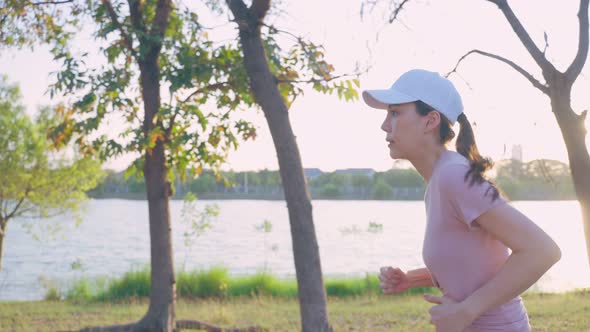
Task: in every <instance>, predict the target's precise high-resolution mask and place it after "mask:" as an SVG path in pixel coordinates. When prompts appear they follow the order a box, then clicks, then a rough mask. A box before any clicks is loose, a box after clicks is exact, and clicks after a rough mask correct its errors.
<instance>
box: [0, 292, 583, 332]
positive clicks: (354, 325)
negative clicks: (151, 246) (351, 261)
mask: <svg viewBox="0 0 590 332" xmlns="http://www.w3.org/2000/svg"><path fill="white" fill-rule="evenodd" d="M523 298H524V302H525V305H526V307H527V310H528V312H529V316H530V321H531V325H532V327H533V331H552V332H553V331H568V332H570V331H587V330H588V327H589V326H590V315H589V314H590V301H589V300H590V291H588V290H586V291H577V292H571V293H565V294H542V293H526V294H524V295H523ZM430 306H431V304H429V303H427V302H426V301H424V300H423V299H422V297H421V295H419V294H405V295H396V296H383V295H374V296H370V297H369V296H368V295H363V296H349V297H329V298H328V310H329V314H330V322H331V323H332V325H333V327H334V330H335V331H375V332H379V331H412V332H414V331H434V329H433V328H432V326H431V325H430V324H429V323H428V308H429V307H430ZM147 307H148V303H147V300H146V299H135V300H125V301H121V302H119V303H110V302H88V303H83V304H80V303H76V302H73V301H38V302H10V303H8V302H5V303H0V331H19V332H20V331H56V330H73V329H80V328H82V327H85V326H93V325H106V324H115V323H119V324H120V323H129V322H133V321H136V320H137V319H139V318H141V317H142V315H143V314H144V313H145V312H146V310H147ZM176 313H177V318H178V319H198V320H202V321H206V322H208V323H212V324H216V325H220V326H224V327H235V326H250V325H260V326H263V327H266V328H268V329H269V331H299V305H298V302H297V299H295V298H285V297H275V296H270V295H257V296H241V297H234V298H228V299H224V300H220V299H212V298H209V299H180V300H179V301H178V303H177V308H176Z"/></svg>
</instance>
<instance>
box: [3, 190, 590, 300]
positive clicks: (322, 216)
mask: <svg viewBox="0 0 590 332" xmlns="http://www.w3.org/2000/svg"><path fill="white" fill-rule="evenodd" d="M207 204H217V205H218V206H219V208H220V213H219V216H218V217H217V218H215V220H214V221H213V228H212V229H210V230H208V231H207V232H206V233H205V234H204V235H202V236H201V237H199V238H198V239H196V241H194V242H195V243H194V244H193V245H192V246H190V247H187V246H185V244H184V236H183V234H184V232H185V230H186V229H187V224H186V223H183V222H182V217H181V210H182V206H183V201H177V200H176V201H171V202H170V207H171V213H172V217H171V218H172V230H173V237H174V242H173V245H174V260H175V266H176V270H177V271H178V270H180V269H182V268H184V269H185V270H193V269H206V268H209V267H211V266H216V265H223V266H225V267H227V268H228V270H229V272H230V274H232V275H244V274H252V273H256V272H257V271H260V270H261V269H262V268H263V267H264V266H265V265H267V266H268V268H269V269H270V270H271V271H272V272H273V273H274V274H276V275H278V276H280V277H290V278H294V275H295V266H294V262H293V253H292V246H291V237H290V232H289V221H288V214H287V204H286V202H284V201H262V200H219V201H209V200H208V201H197V202H196V206H197V209H198V210H201V209H202V208H203V207H204V206H205V205H207ZM511 204H513V205H514V206H515V207H516V208H518V209H519V210H521V211H522V212H523V213H524V214H526V215H527V216H529V218H531V219H532V220H533V221H535V222H536V223H537V224H538V225H539V226H540V227H541V228H542V229H543V230H545V231H546V232H547V233H548V234H549V235H551V236H552V237H553V238H554V239H555V241H556V242H557V243H558V244H559V246H560V247H561V250H562V259H561V261H560V262H559V263H557V264H556V265H555V266H554V267H553V268H552V269H551V270H549V272H548V273H547V274H546V275H544V276H543V277H542V278H541V279H540V280H539V282H538V283H537V284H536V285H534V286H533V288H534V290H539V291H547V292H563V291H568V290H573V289H575V288H581V287H590V269H589V267H588V259H587V255H586V246H585V242H584V235H583V234H584V232H583V226H582V222H581V220H582V219H581V212H580V209H579V205H578V203H577V202H576V201H518V202H512V203H511ZM313 214H314V222H315V227H316V233H317V237H318V242H319V247H320V255H321V262H322V270H323V273H324V274H325V275H327V276H363V275H364V274H365V273H367V272H369V273H378V271H379V267H380V266H384V265H392V266H399V267H400V268H402V269H403V270H408V269H414V268H419V267H423V266H424V265H423V263H422V255H421V250H422V249H421V248H422V240H423V233H424V227H425V209H424V203H423V202H422V201H341V200H339V201H329V200H316V201H313ZM82 216H83V222H82V223H81V224H80V225H79V226H78V227H77V228H76V227H75V226H74V224H75V222H74V219H73V218H72V217H69V216H62V217H57V218H53V219H50V220H41V221H37V222H39V224H40V225H47V224H48V225H52V224H58V225H60V226H61V228H62V230H61V231H60V232H59V233H58V234H57V235H56V236H51V237H49V236H42V237H41V241H39V240H36V239H35V238H34V237H33V236H32V235H31V234H30V232H28V231H27V228H26V227H25V225H26V224H27V223H28V221H25V220H12V221H11V222H10V223H9V225H8V232H7V237H6V241H5V252H4V259H3V269H2V271H1V272H0V300H39V299H42V298H43V296H44V294H45V290H44V288H43V287H42V285H41V283H40V281H39V279H40V278H46V279H50V280H55V281H56V282H58V283H59V284H61V285H66V284H67V282H68V281H69V280H72V279H73V278H78V277H80V276H84V277H90V278H92V277H96V276H109V277H115V276H120V275H122V274H123V273H125V272H127V271H129V270H130V269H132V268H137V267H143V266H145V265H146V264H149V252H150V249H149V228H148V209H147V201H133V200H122V199H100V200H90V201H88V202H87V203H86V204H85V210H84V212H83V214H82ZM264 220H269V221H270V222H271V223H272V231H271V232H270V233H263V232H260V231H258V230H256V227H255V225H259V224H261V223H262V222H264ZM370 222H376V223H379V224H382V225H383V229H382V231H381V232H378V233H372V232H368V231H367V229H368V226H369V223H370ZM34 229H35V231H36V232H39V228H34ZM75 262H77V263H80V264H81V269H80V268H78V269H73V268H72V263H75ZM80 264H78V265H80Z"/></svg>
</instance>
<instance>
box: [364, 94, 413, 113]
mask: <svg viewBox="0 0 590 332" xmlns="http://www.w3.org/2000/svg"><path fill="white" fill-rule="evenodd" d="M363 99H364V100H365V103H367V105H369V106H370V107H373V108H379V109H384V110H386V109H387V107H388V105H392V104H403V103H410V102H413V101H417V100H418V99H417V98H414V97H412V96H408V95H406V94H403V93H401V92H399V91H395V90H391V89H388V90H365V91H363Z"/></svg>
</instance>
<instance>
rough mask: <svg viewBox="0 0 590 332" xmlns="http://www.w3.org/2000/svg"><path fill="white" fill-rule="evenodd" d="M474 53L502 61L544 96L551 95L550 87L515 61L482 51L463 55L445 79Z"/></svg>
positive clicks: (473, 51)
mask: <svg viewBox="0 0 590 332" xmlns="http://www.w3.org/2000/svg"><path fill="white" fill-rule="evenodd" d="M472 53H478V54H481V55H485V56H487V57H490V58H493V59H496V60H499V61H502V62H504V63H506V64H508V65H509V66H510V67H512V68H514V70H516V71H517V72H519V73H521V74H522V75H523V76H524V77H525V78H526V79H527V80H529V82H531V84H533V85H534V86H535V87H536V88H537V89H539V90H541V91H542V92H543V93H544V94H546V95H549V87H547V85H545V84H543V83H541V82H539V81H538V80H537V79H536V78H535V77H534V76H533V75H531V74H529V73H528V72H527V71H526V70H524V69H523V68H522V67H520V66H519V65H517V64H516V63H514V62H513V61H510V60H508V59H506V58H504V57H501V56H499V55H496V54H492V53H488V52H484V51H480V50H471V51H469V52H467V54H465V55H463V56H462V57H461V58H460V59H459V61H457V64H456V65H455V68H453V70H451V71H450V72H448V73H447V74H446V75H445V77H449V76H450V75H451V74H452V73H454V72H457V68H458V67H459V64H460V63H461V61H463V59H465V58H466V57H467V56H469V55H470V54H472Z"/></svg>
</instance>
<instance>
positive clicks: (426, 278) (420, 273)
mask: <svg viewBox="0 0 590 332" xmlns="http://www.w3.org/2000/svg"><path fill="white" fill-rule="evenodd" d="M406 276H407V277H408V280H409V282H410V288H414V287H435V285H434V282H433V281H432V276H431V275H430V271H428V269H427V268H421V269H416V270H410V271H408V272H407V273H406Z"/></svg>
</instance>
